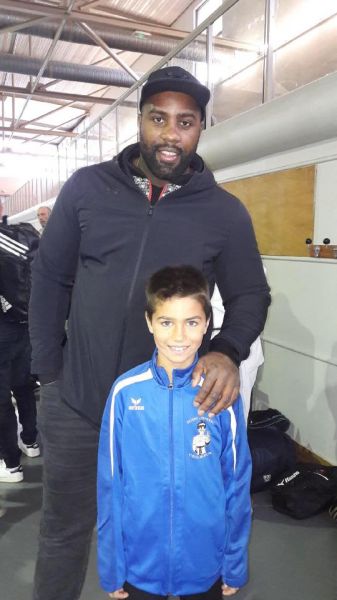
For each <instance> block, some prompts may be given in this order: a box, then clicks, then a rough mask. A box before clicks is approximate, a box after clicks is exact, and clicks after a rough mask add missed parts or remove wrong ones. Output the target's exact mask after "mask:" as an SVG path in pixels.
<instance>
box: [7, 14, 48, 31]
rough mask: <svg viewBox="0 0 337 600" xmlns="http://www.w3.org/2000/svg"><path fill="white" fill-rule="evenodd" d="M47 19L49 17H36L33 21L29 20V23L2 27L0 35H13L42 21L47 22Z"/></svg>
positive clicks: (24, 22)
mask: <svg viewBox="0 0 337 600" xmlns="http://www.w3.org/2000/svg"><path fill="white" fill-rule="evenodd" d="M48 19H49V17H47V16H44V17H43V16H42V17H36V18H35V19H29V21H23V23H17V24H16V25H9V26H8V27H2V29H0V35H3V34H4V33H15V31H21V29H27V27H31V26H32V25H36V24H37V23H42V21H47V20H48Z"/></svg>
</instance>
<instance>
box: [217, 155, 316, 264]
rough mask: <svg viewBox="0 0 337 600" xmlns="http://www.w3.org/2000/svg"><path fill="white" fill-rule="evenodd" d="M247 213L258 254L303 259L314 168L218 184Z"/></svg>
mask: <svg viewBox="0 0 337 600" xmlns="http://www.w3.org/2000/svg"><path fill="white" fill-rule="evenodd" d="M220 185H221V186H222V187H223V188H224V189H226V190H228V191H229V192H230V193H231V194H234V195H235V196H237V197H238V198H240V200H241V201H242V202H243V204H245V206H246V207H247V209H248V210H249V212H250V214H251V217H252V220H253V223H254V228H255V233H256V237H257V241H258V245H259V249H260V252H261V254H267V255H270V256H307V247H306V244H305V240H306V238H308V237H310V238H312V237H313V230H314V186H315V166H313V165H312V166H309V167H302V168H297V169H288V170H286V171H279V172H276V173H268V174H266V175H258V176H256V177H249V178H247V179H240V180H236V181H231V182H226V183H220Z"/></svg>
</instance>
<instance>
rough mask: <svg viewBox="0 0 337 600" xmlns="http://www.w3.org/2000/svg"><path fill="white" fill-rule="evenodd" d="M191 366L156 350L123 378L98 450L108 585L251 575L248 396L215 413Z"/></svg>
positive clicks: (238, 581)
mask: <svg viewBox="0 0 337 600" xmlns="http://www.w3.org/2000/svg"><path fill="white" fill-rule="evenodd" d="M194 366H195V362H194V364H193V365H192V366H191V367H189V368H188V369H184V370H175V371H174V372H173V385H172V386H170V384H169V380H168V377H167V374H166V372H165V371H164V369H163V368H161V367H158V366H157V364H156V354H154V355H153V357H152V360H151V361H149V362H146V363H144V364H142V365H140V366H138V367H136V368H134V369H132V370H130V371H128V372H127V373H125V374H124V375H122V376H121V377H119V378H118V379H117V381H116V382H115V384H114V385H113V387H112V390H111V392H110V395H109V398H108V402H107V405H106V408H105V412H104V416H103V421H102V428H101V437H100V446H99V456H98V567H99V574H100V581H101V585H102V587H103V589H104V590H106V591H108V592H111V591H115V590H117V589H118V588H120V587H122V586H123V584H124V582H125V581H128V582H129V583H131V584H132V585H134V586H135V587H137V588H140V589H141V590H144V591H146V592H149V593H153V594H160V595H167V594H172V595H174V596H178V595H187V594H195V593H199V592H205V591H207V590H208V589H209V588H210V587H211V586H212V585H213V583H215V581H216V580H217V579H219V578H220V577H221V578H222V579H223V581H224V582H225V583H227V584H228V585H230V586H233V587H241V586H242V585H244V584H245V583H246V581H247V544H248V537H249V532H250V515H251V505H250V495H249V487H250V477H251V459H250V453H249V448H248V444H247V436H246V426H245V420H244V416H243V410H242V402H241V399H238V401H237V402H235V404H234V405H233V407H231V408H229V409H227V410H225V411H223V412H222V413H220V414H219V415H217V416H216V417H213V418H212V419H209V418H208V416H207V414H206V415H204V416H203V417H199V416H198V414H197V409H196V408H195V407H194V406H193V400H194V397H195V396H196V394H197V391H198V388H192V386H191V373H192V371H193V368H194Z"/></svg>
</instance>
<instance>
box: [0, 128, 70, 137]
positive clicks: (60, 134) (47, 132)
mask: <svg viewBox="0 0 337 600" xmlns="http://www.w3.org/2000/svg"><path fill="white" fill-rule="evenodd" d="M0 131H4V132H8V133H14V132H15V133H26V134H28V135H34V134H39V135H53V136H54V137H55V136H57V137H71V138H73V137H77V136H78V133H74V132H73V131H59V130H57V129H53V130H52V129H50V130H48V129H47V130H43V129H35V128H31V129H25V128H24V127H16V128H15V129H14V127H1V126H0Z"/></svg>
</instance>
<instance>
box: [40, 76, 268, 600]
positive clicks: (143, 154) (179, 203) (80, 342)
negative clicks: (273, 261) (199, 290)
mask: <svg viewBox="0 0 337 600" xmlns="http://www.w3.org/2000/svg"><path fill="white" fill-rule="evenodd" d="M209 97H210V92H209V90H208V89H207V88H206V87H205V86H203V85H201V84H200V83H199V81H198V80H196V79H195V78H194V77H193V76H192V75H190V74H189V73H188V72H187V71H185V70H183V69H181V68H179V67H167V68H165V69H161V70H158V71H155V72H154V73H152V75H150V77H149V79H148V82H147V83H146V84H145V86H144V87H143V90H142V95H141V101H140V110H141V114H140V119H139V136H140V143H139V144H133V145H132V146H129V147H127V148H125V149H124V150H123V151H122V152H121V153H120V154H119V155H118V156H117V157H115V158H114V159H113V160H110V161H107V162H104V163H101V164H98V165H93V166H90V167H86V168H84V169H81V170H79V171H77V172H76V173H75V174H74V175H73V176H72V177H71V178H70V179H69V181H68V182H67V183H66V184H65V185H64V187H63V189H62V191H61V193H60V195H59V197H58V199H57V201H56V204H55V206H54V208H53V212H52V214H51V217H50V219H49V223H48V228H47V229H46V231H45V233H44V235H43V236H42V239H41V244H40V251H39V254H38V256H37V258H36V260H35V262H34V266H33V293H32V301H31V315H30V318H31V340H32V346H33V372H34V373H37V374H38V375H39V379H40V381H41V383H42V384H45V385H42V394H41V396H42V405H41V412H40V431H41V435H42V440H43V447H44V502H43V512H42V525H41V534H40V547H39V554H38V560H37V567H36V575H35V592H34V600H77V599H78V598H79V596H80V593H81V588H82V584H83V580H84V576H85V571H86V565H87V559H88V551H89V544H90V539H91V533H92V529H93V526H94V524H95V519H96V505H95V485H96V450H97V442H98V426H99V423H100V420H101V415H102V411H103V407H104V403H105V400H106V398H107V395H108V392H109V388H110V386H111V383H112V381H113V380H114V379H115V377H116V376H117V375H118V374H120V373H122V372H124V371H126V370H127V369H129V368H131V367H132V366H134V365H136V364H139V363H141V362H143V361H145V360H146V359H148V357H149V356H150V355H151V352H152V350H153V342H152V339H151V336H150V334H149V332H148V331H146V324H145V319H144V306H145V295H144V283H145V280H146V279H147V278H148V277H149V276H150V275H151V274H152V273H153V272H154V271H156V270H157V269H159V268H160V267H163V266H165V265H168V264H171V265H174V264H182V263H184V264H191V265H194V266H195V267H197V268H199V269H201V270H202V271H203V272H204V274H205V275H206V277H207V279H208V281H209V284H210V289H211V291H212V290H213V288H214V284H215V282H217V284H218V287H219V290H220V293H221V295H222V299H223V302H224V305H225V308H226V313H225V318H224V322H223V326H222V328H221V331H220V333H219V334H218V335H217V336H216V337H215V338H214V339H213V340H212V341H211V343H209V340H210V334H211V331H209V332H208V335H206V336H205V344H204V345H203V348H202V351H201V355H202V357H201V358H200V360H199V363H198V365H197V367H196V369H195V372H194V380H195V384H196V385H197V384H198V383H199V381H200V379H201V375H203V378H204V381H203V384H202V387H201V388H200V391H199V393H198V397H197V401H198V404H199V405H200V407H199V411H200V414H203V413H204V412H205V411H209V409H210V410H211V412H212V413H218V412H219V411H220V410H222V409H224V408H225V407H226V406H228V405H230V404H231V403H232V402H233V401H234V400H235V398H236V396H237V394H238V391H239V376H238V365H239V364H240V361H241V360H243V359H244V358H245V357H246V356H247V355H248V353H249V348H250V345H251V343H252V342H253V340H255V338H256V337H257V336H258V334H259V333H260V332H261V330H262V329H263V326H264V322H265V318H266V313H267V308H268V305H269V302H270V297H269V288H268V285H267V283H266V279H265V276H264V272H263V268H262V263H261V259H260V255H259V253H258V249H257V245H256V240H255V236H254V231H253V228H252V224H251V220H250V217H249V215H248V214H247V211H246V210H245V208H244V207H243V206H242V205H241V203H240V202H239V201H238V200H237V199H236V198H234V197H233V196H231V195H230V194H228V193H226V192H225V191H224V190H222V189H220V188H219V187H218V186H217V185H216V183H215V180H214V178H213V175H212V174H211V172H210V171H209V170H208V169H207V168H206V166H205V165H204V163H203V161H202V159H201V158H200V157H199V156H198V155H197V154H196V148H197V144H198V141H199V137H200V133H201V131H202V128H203V119H204V114H205V107H206V104H207V102H208V100H209ZM74 281H75V283H74V285H73V282H74ZM70 292H72V297H71V309H70V314H69V321H68V329H67V340H66V341H65V339H64V324H65V319H66V316H67V313H68V307H69V297H70Z"/></svg>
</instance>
